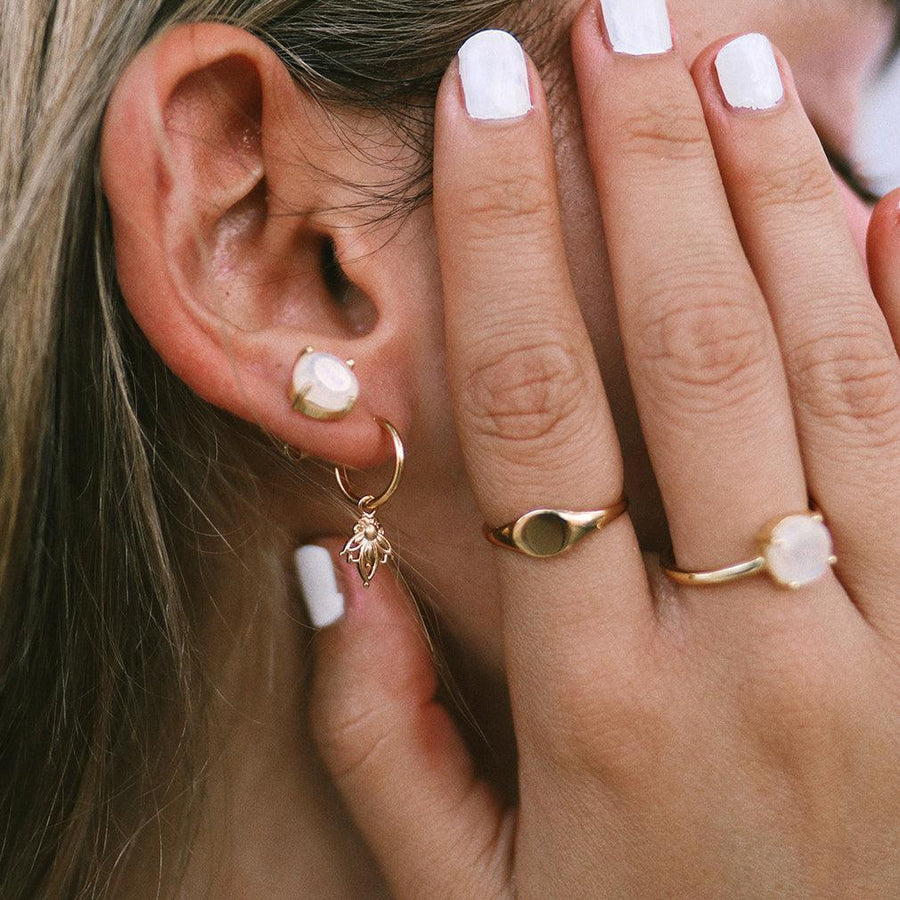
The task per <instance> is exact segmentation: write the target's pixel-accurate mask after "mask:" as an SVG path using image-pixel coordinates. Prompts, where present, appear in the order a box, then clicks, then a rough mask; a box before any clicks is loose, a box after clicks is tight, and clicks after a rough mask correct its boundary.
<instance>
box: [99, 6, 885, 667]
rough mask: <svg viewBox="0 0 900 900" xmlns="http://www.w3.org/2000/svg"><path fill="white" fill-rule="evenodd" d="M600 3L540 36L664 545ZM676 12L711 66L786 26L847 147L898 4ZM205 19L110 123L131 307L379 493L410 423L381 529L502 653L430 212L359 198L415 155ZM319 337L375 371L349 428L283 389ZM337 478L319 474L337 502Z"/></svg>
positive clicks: (652, 517) (587, 258)
mask: <svg viewBox="0 0 900 900" xmlns="http://www.w3.org/2000/svg"><path fill="white" fill-rule="evenodd" d="M578 6H580V4H573V3H560V10H559V14H558V15H557V16H555V17H552V19H551V17H548V21H552V23H553V24H552V27H553V28H554V29H555V31H554V32H553V33H550V32H549V31H546V30H545V31H544V32H541V33H538V34H536V35H535V38H534V40H533V43H532V44H531V45H529V41H528V40H526V41H525V44H526V48H527V49H529V51H531V52H532V55H533V56H534V58H535V59H536V61H537V62H538V63H539V65H540V67H541V71H542V74H543V75H544V78H545V83H546V84H547V85H548V87H549V99H550V103H551V107H552V109H553V113H554V130H555V140H556V150H557V164H558V171H559V192H560V198H561V205H562V211H563V227H564V233H565V241H566V248H567V251H568V256H569V261H570V267H571V272H572V278H573V282H574V285H575V289H576V293H577V296H578V298H579V302H580V305H581V309H582V312H583V315H584V318H585V321H586V323H587V326H588V330H589V333H590V336H591V339H592V341H593V344H594V347H595V350H596V356H597V360H598V365H599V366H600V369H601V372H602V375H603V378H604V382H605V385H606V388H607V391H608V394H609V396H610V401H611V405H612V408H613V413H614V415H615V418H616V422H617V425H618V428H619V434H620V437H621V441H622V447H623V452H624V456H625V460H626V477H627V483H628V493H629V495H630V497H631V501H632V507H631V508H632V516H633V519H634V521H635V525H636V527H637V531H638V534H639V537H640V539H641V542H642V545H643V546H644V547H645V548H647V549H650V550H652V549H658V548H661V547H662V546H664V544H665V541H666V524H665V516H664V512H663V509H662V506H661V503H660V500H659V496H658V492H657V490H656V486H655V481H654V478H653V473H652V470H651V468H650V464H649V460H648V457H647V453H646V450H645V448H644V445H643V441H642V438H641V433H640V427H639V422H638V419H637V415H636V412H635V409H634V403H633V399H632V396H631V391H630V387H629V384H628V378H627V373H626V369H625V364H624V360H623V356H622V350H621V346H620V341H619V337H618V330H617V324H616V312H615V300H614V297H613V292H612V286H611V282H610V276H609V266H608V261H607V258H606V254H605V249H604V242H603V230H602V222H601V221H600V217H599V214H598V212H597V208H596V202H595V199H594V189H593V182H592V176H591V173H590V170H589V167H588V162H587V157H586V152H585V148H584V141H583V139H582V136H581V123H580V117H579V113H578V106H577V101H576V98H575V91H574V83H573V76H572V73H571V67H570V64H569V61H568V43H567V30H568V23H569V22H570V21H571V19H572V17H573V16H574V14H575V12H576V10H577V8H578ZM670 8H671V13H672V19H673V23H674V26H675V29H676V31H677V32H678V35H679V40H680V43H681V46H682V48H683V50H684V51H685V52H686V54H687V55H688V56H689V57H691V58H693V56H695V55H696V54H697V53H699V52H700V51H701V50H702V49H703V47H705V46H706V45H707V44H708V43H710V42H711V41H713V40H714V39H716V38H718V37H720V36H723V35H726V34H730V33H734V32H742V31H749V30H757V31H763V32H765V33H766V34H768V35H769V36H770V37H771V38H772V40H773V41H774V43H776V44H777V45H778V46H779V47H780V49H781V50H782V51H784V52H785V54H786V55H787V56H788V58H789V60H790V61H791V63H792V65H793V68H794V73H795V77H796V79H797V83H798V87H799V89H800V91H801V96H802V97H803V100H804V103H805V104H806V106H807V110H808V112H809V113H810V116H811V118H812V120H813V123H814V124H815V125H816V127H817V128H819V130H820V133H821V134H822V135H823V137H824V138H825V140H827V141H828V142H829V143H830V144H831V145H832V146H834V147H835V149H837V150H838V151H846V149H847V147H848V146H849V142H850V141H851V140H852V133H851V132H850V131H849V129H848V123H852V122H853V120H854V113H855V107H856V103H857V100H858V95H859V90H860V87H861V85H862V83H863V80H864V78H865V77H866V75H867V74H868V73H869V72H870V71H871V69H872V67H873V65H875V64H876V62H877V61H878V59H879V58H880V54H881V52H882V50H883V48H884V47H885V45H886V43H887V41H888V39H889V35H890V32H891V24H892V19H891V16H890V14H889V11H888V10H887V9H886V8H885V7H884V6H883V5H882V4H881V3H880V2H876V0H872V2H868V0H819V2H815V3H812V2H811V3H803V4H799V3H798V4H784V3H781V2H778V0H760V2H752V3H747V2H738V0H715V2H712V0H671V3H670ZM508 27H510V28H511V29H512V30H515V22H514V21H513V22H510V23H509V26H508ZM185 28H188V26H185ZM190 28H191V29H192V30H190V31H179V30H178V29H176V30H174V31H172V32H170V33H169V34H168V35H164V36H163V37H162V39H160V40H158V41H156V42H154V44H153V45H152V46H151V47H148V48H145V50H144V51H142V54H141V55H140V57H139V58H138V59H137V60H135V63H133V64H132V67H131V68H130V69H129V71H128V73H126V75H125V77H124V78H123V80H122V83H120V86H119V88H118V89H117V91H116V94H115V95H114V98H113V100H112V102H111V104H110V109H109V112H108V114H107V118H106V123H105V127H104V140H103V152H102V173H103V179H104V186H105V189H106V193H107V196H108V198H109V201H110V209H111V212H112V216H113V222H114V231H115V239H116V253H117V266H118V272H119V278H120V282H121V286H122V289H123V293H124V295H125V298H126V301H127V302H128V304H129V308H130V309H131V311H132V314H133V315H134V317H135V319H136V320H137V322H138V324H139V325H140V326H141V327H142V328H143V329H144V331H145V333H146V334H147V336H148V339H149V340H150V342H151V343H152V344H153V346H154V347H155V349H156V350H157V352H159V353H160V355H161V356H162V357H163V358H164V360H165V361H166V363H167V364H168V365H169V367H170V368H171V369H172V370H173V371H174V372H175V374H177V375H178V376H179V377H180V378H182V379H183V380H184V381H186V382H187V383H188V384H189V386H190V387H192V388H193V389H194V390H195V391H196V392H197V393H198V394H200V395H201V396H202V397H204V398H205V399H207V400H209V401H210V402H212V403H215V404H217V405H219V406H221V407H223V408H225V409H227V410H228V411H230V412H232V413H234V414H236V415H239V416H241V417H243V418H245V419H247V420H249V421H253V422H257V423H259V424H261V425H263V426H264V427H265V428H267V429H268V430H269V431H271V432H272V433H273V434H275V435H276V436H277V437H278V438H280V439H281V440H284V441H286V442H288V443H290V444H292V445H293V446H295V447H298V448H300V449H301V450H304V451H306V452H308V453H310V454H311V455H313V456H316V457H318V458H321V459H324V460H328V461H330V462H335V463H341V464H345V465H348V466H357V467H363V468H372V469H373V471H372V472H371V473H370V475H365V476H364V475H359V476H358V478H359V487H360V488H361V489H362V490H368V489H369V488H370V487H371V488H372V489H373V490H377V488H378V485H379V484H380V482H381V481H382V480H383V479H384V477H385V474H384V473H386V472H389V466H390V451H389V447H388V446H387V445H386V442H385V441H384V439H383V435H382V433H381V431H380V429H379V428H378V427H377V426H376V425H375V424H374V423H373V422H372V415H374V414H378V415H383V416H385V417H387V418H389V419H390V420H391V421H392V422H394V424H395V425H396V426H397V427H398V428H399V429H400V431H401V433H402V434H403V436H404V440H405V442H406V446H407V453H408V463H407V467H406V471H405V475H404V480H403V483H402V485H401V488H400V490H399V491H398V493H397V494H396V496H395V498H394V499H392V501H391V502H390V504H389V505H387V506H386V507H385V508H384V509H383V510H382V511H380V514H379V519H380V520H381V521H382V522H383V524H384V526H385V529H386V531H387V532H388V534H390V535H391V536H392V543H394V545H395V548H396V549H397V551H398V555H399V556H400V559H401V563H402V564H403V566H404V569H405V574H406V576H407V577H408V579H409V580H410V582H411V584H412V585H413V586H414V587H415V588H417V589H418V592H419V593H420V594H421V595H422V596H424V597H427V598H429V599H430V601H431V602H432V603H433V604H434V605H435V607H436V608H437V609H438V611H439V613H440V614H441V616H442V617H443V618H444V619H445V620H446V621H447V622H448V624H449V626H450V628H451V629H452V630H453V631H454V632H455V633H456V634H457V635H458V637H459V638H460V639H461V640H462V641H463V642H464V643H465V644H466V645H468V646H469V647H470V648H471V649H472V650H473V651H474V652H475V653H476V654H477V655H478V656H480V657H481V658H483V659H484V660H486V661H488V662H489V663H491V664H495V665H497V666H499V664H500V660H501V654H502V649H501V647H500V644H499V634H500V628H499V602H498V600H499V598H498V596H497V588H496V578H495V570H494V558H495V557H494V554H495V553H496V551H495V550H494V549H493V548H492V547H491V546H490V545H489V544H488V543H487V542H486V541H485V540H484V538H483V537H482V531H481V527H482V517H481V515H480V513H479V511H478V509H477V506H476V505H475V503H474V500H473V497H472V493H471V489H470V485H469V480H468V476H467V473H466V471H465V468H464V466H463V463H462V459H461V455H460V453H459V450H458V447H457V439H456V432H455V427H454V422H453V417H452V413H451V405H450V398H449V396H448V392H447V386H446V375H445V366H444V353H443V318H442V299H441V281H440V270H439V266H438V262H437V248H436V244H435V238H434V233H433V227H432V223H431V216H430V210H429V209H428V207H427V206H424V207H420V208H418V209H416V210H415V211H414V212H412V213H411V214H410V215H408V216H406V217H405V218H403V219H402V220H400V221H396V220H394V221H388V222H386V223H380V224H372V222H371V218H372V212H373V211H374V210H376V209H377V206H376V207H371V206H368V207H362V208H360V207H359V206H358V203H359V200H360V199H361V195H360V194H359V192H358V191H356V190H354V188H353V187H352V186H353V185H365V184H369V185H377V184H379V183H384V182H385V181H390V180H391V179H390V177H389V176H390V174H391V172H392V171H393V172H395V171H396V169H397V168H398V166H402V165H407V164H408V163H409V162H410V161H409V160H408V159H405V158H404V156H403V154H404V153H408V152H409V151H408V150H404V149H403V148H402V147H401V146H400V145H398V144H397V142H396V141H394V140H393V139H392V138H391V136H390V134H389V133H388V132H386V131H384V130H383V129H381V128H380V126H379V125H378V124H377V123H376V124H373V123H372V122H371V121H366V122H363V123H360V121H359V120H358V119H357V120H353V119H351V118H350V117H349V116H348V117H346V118H343V119H342V118H339V119H337V120H335V119H334V117H333V116H330V115H326V114H325V112H324V111H323V110H321V109H320V108H319V107H318V106H317V105H316V104H315V103H313V102H311V100H310V99H309V98H308V97H307V96H306V95H305V94H304V93H303V92H302V91H300V90H299V88H298V87H297V86H296V84H295V83H294V82H293V81H292V80H291V79H290V78H289V77H288V76H287V73H286V72H285V71H284V70H283V67H282V66H281V64H280V62H279V60H278V59H277V57H275V56H274V54H273V53H271V51H269V50H268V48H265V47H264V46H263V45H262V44H261V43H260V42H258V41H257V40H256V39H255V38H251V37H250V36H249V35H247V34H246V33H245V32H241V31H239V30H238V29H232V28H228V27H226V26H219V25H210V26H192V27H190ZM336 124H337V127H335V126H336ZM361 131H362V132H363V133H362V134H361ZM360 142H362V144H363V147H364V152H360V149H359V144H360ZM167 144H168V146H169V149H168V150H164V146H165V145H167ZM354 145H355V146H356V149H355V150H354V149H353V147H354ZM776 151H777V148H776ZM164 169H168V176H167V177H163V176H161V175H160V172H161V171H163V170H164ZM386 174H387V175H388V177H387V178H386V177H385V175H386ZM848 208H849V209H850V210H851V218H853V219H854V221H856V227H857V228H864V227H865V217H866V210H865V209H864V208H863V207H862V205H861V204H858V203H855V202H854V201H853V200H852V199H849V200H848ZM198 241H199V244H198ZM327 242H331V245H332V246H333V247H334V250H335V255H336V257H337V259H338V260H339V262H340V264H341V267H342V270H343V273H344V275H345V277H346V280H347V289H346V290H345V291H343V292H342V294H341V296H340V297H335V296H334V293H333V291H331V290H329V286H328V284H327V281H326V280H325V279H323V276H322V250H323V246H325V245H326V244H327ZM198 246H203V247H206V248H209V251H208V252H198V251H197V248H198ZM306 345H313V346H315V347H316V349H321V350H326V351H328V352H332V353H335V354H337V355H338V356H340V357H342V358H353V359H355V360H356V372H357V375H358V377H359V379H360V383H361V395H360V402H359V403H358V405H357V409H355V410H354V413H353V414H352V415H351V416H349V417H348V418H347V419H346V420H344V421H342V422H340V423H318V422H313V421H309V420H303V419H302V417H300V416H298V414H297V413H295V412H293V411H292V410H291V409H290V406H289V404H288V403H287V402H286V400H285V387H286V385H287V384H288V381H289V378H290V369H291V366H292V364H293V362H294V359H295V358H296V356H297V354H298V353H299V352H300V350H301V349H302V348H303V347H305V346H306ZM236 375H237V377H236ZM329 472H330V470H328V469H327V467H326V469H325V470H324V471H322V472H320V471H319V470H314V471H313V470H311V475H312V477H313V479H314V480H316V481H319V482H320V483H321V486H323V487H324V488H326V489H327V490H328V491H329V492H331V493H333V494H336V493H337V492H336V487H335V485H334V483H333V480H331V479H330V477H329ZM608 499H609V498H604V497H598V498H597V503H598V505H603V504H604V503H605V502H606V501H607V500H608ZM525 511H526V510H524V509H523V510H522V512H525ZM273 514H274V515H275V516H277V518H278V519H279V520H280V522H281V523H282V524H283V525H284V527H286V528H288V529H289V530H290V532H291V533H293V534H296V538H297V543H298V544H300V543H303V542H305V541H306V540H308V539H309V538H311V537H314V536H317V535H322V534H342V532H343V530H344V529H345V522H346V517H345V516H344V515H341V514H340V513H339V512H338V504H337V501H335V503H334V504H333V506H329V505H324V504H322V503H315V504H310V505H306V504H304V503H303V502H302V501H301V502H298V500H297V498H296V496H295V495H294V493H293V488H292V492H291V493H290V494H287V493H286V494H285V495H284V496H282V497H279V498H278V502H277V505H276V506H274V507H273ZM492 524H501V523H492Z"/></svg>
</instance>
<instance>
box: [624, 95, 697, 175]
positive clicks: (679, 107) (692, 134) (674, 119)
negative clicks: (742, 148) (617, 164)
mask: <svg viewBox="0 0 900 900" xmlns="http://www.w3.org/2000/svg"><path fill="white" fill-rule="evenodd" d="M668 99H671V98H668ZM616 133H617V142H618V144H619V148H620V150H621V151H622V152H624V153H625V154H627V155H628V156H630V157H632V158H638V159H640V158H649V159H652V160H654V161H657V160H659V159H660V158H664V159H670V160H671V159H688V160H691V159H698V158H702V157H705V156H707V155H708V154H709V151H710V141H709V131H708V130H707V127H706V120H705V119H704V117H703V113H702V111H701V110H700V109H699V107H697V106H696V105H692V104H687V103H680V104H679V103H677V102H676V103H673V102H666V98H659V100H658V101H657V102H649V101H648V103H647V105H645V106H644V107H643V108H642V109H640V110H639V111H637V112H634V113H632V114H631V115H628V116H625V117H624V118H623V120H622V123H621V126H620V127H619V128H617V132H616Z"/></svg>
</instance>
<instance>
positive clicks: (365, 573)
mask: <svg viewBox="0 0 900 900" xmlns="http://www.w3.org/2000/svg"><path fill="white" fill-rule="evenodd" d="M353 367H354V362H353V360H352V359H348V360H342V359H341V358H340V357H338V356H334V355H333V354H331V353H322V352H321V351H317V350H316V349H315V348H313V347H305V348H304V349H303V350H302V352H301V353H300V355H299V356H298V357H297V361H296V362H295V363H294V368H293V371H292V373H291V384H290V387H289V388H288V392H287V393H288V400H289V401H290V404H291V408H292V409H295V410H296V411H297V412H299V413H302V414H303V415H304V416H307V417H308V418H310V419H319V420H323V421H327V420H335V419H342V418H344V417H345V416H347V415H349V414H350V412H351V411H352V409H353V407H354V405H355V404H356V400H357V398H358V396H359V381H358V380H357V378H356V375H355V374H354V372H353ZM375 421H376V422H377V423H378V424H379V425H380V426H381V427H382V428H383V429H384V430H385V431H387V432H388V434H389V435H390V436H391V439H392V440H393V442H394V455H395V461H394V475H393V477H392V478H391V483H390V484H389V485H388V486H387V488H386V490H385V491H383V492H382V493H381V494H380V495H379V496H377V497H376V496H374V495H372V494H366V496H365V497H357V496H355V495H354V493H353V491H352V490H351V488H350V482H349V480H348V478H347V470H346V468H344V467H343V466H335V469H334V474H335V476H336V477H337V483H338V486H339V487H340V489H341V491H342V492H343V494H344V496H345V497H346V498H347V499H348V500H349V501H350V502H351V503H352V504H353V505H354V506H355V507H356V508H357V509H358V510H359V521H358V522H357V523H356V525H355V526H354V527H353V535H352V536H351V537H350V540H348V541H347V543H346V544H345V545H344V549H343V550H341V556H343V557H346V559H347V561H348V562H351V563H354V564H355V565H356V568H357V571H358V572H359V574H360V577H361V578H362V581H363V586H364V587H368V586H369V584H370V582H371V581H372V578H373V577H374V575H375V572H376V571H377V570H378V567H379V566H381V565H383V564H384V563H386V562H387V561H388V560H390V559H392V558H393V557H394V548H393V547H391V544H390V541H388V539H387V538H386V537H385V535H384V528H383V527H382V525H381V523H380V522H379V521H378V519H377V518H376V517H375V511H376V510H377V509H378V508H379V507H380V506H383V505H384V504H385V503H387V501H388V500H390V498H391V497H392V496H393V494H394V491H396V490H397V486H398V485H399V484H400V476H401V475H402V474H403V464H404V462H405V460H406V452H405V450H404V448H403V441H401V440H400V435H399V434H398V433H397V429H396V428H394V426H393V425H391V423H390V422H388V420H387V419H384V418H382V417H381V416H375ZM283 452H284V453H285V455H287V456H288V458H289V459H290V458H292V456H291V450H290V447H289V445H287V444H285V445H284V450H283ZM305 457H306V454H301V455H300V457H299V459H304V458H305ZM298 461H299V460H298Z"/></svg>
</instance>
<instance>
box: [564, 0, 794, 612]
mask: <svg viewBox="0 0 900 900" xmlns="http://www.w3.org/2000/svg"><path fill="white" fill-rule="evenodd" d="M603 7H604V9H605V11H606V13H607V17H606V19H605V21H604V19H603V16H602V14H601V15H599V16H598V13H600V12H601V10H600V4H598V3H597V2H591V3H589V4H588V5H587V6H586V7H585V8H584V9H583V10H582V13H581V15H580V17H579V19H578V20H577V21H576V23H575V26H574V28H573V34H572V40H573V58H574V61H575V70H576V76H577V79H578V87H579V94H580V98H581V107H582V112H583V115H584V119H585V136H586V140H587V145H588V152H589V155H590V158H591V162H592V167H593V171H594V176H595V181H596V186H597V191H598V197H599V202H600V209H601V214H602V216H603V223H604V230H605V236H606V242H607V246H608V249H609V255H610V261H611V266H612V275H613V285H614V288H615V292H616V301H617V304H618V308H619V316H620V322H621V329H622V337H623V342H624V346H625V353H626V359H627V361H628V366H629V372H630V375H631V379H632V383H633V385H634V390H635V397H636V400H637V404H638V411H639V413H640V416H641V423H642V426H643V429H644V433H645V437H646V440H647V444H648V448H649V450H650V454H651V459H652V462H653V467H654V470H655V472H656V475H657V478H658V480H659V484H660V489H661V491H662V495H663V500H664V503H665V506H666V511H667V513H668V517H669V523H670V530H671V535H672V542H673V547H674V551H675V556H676V560H677V562H678V564H679V566H680V567H682V568H686V569H692V570H694V569H712V568H719V567H721V566H724V565H728V564H730V563H734V562H737V561H739V560H742V559H745V558H747V557H748V556H751V557H752V556H754V555H755V552H754V549H755V548H754V546H753V536H754V534H755V532H756V531H757V529H758V528H760V527H761V526H762V525H763V524H764V523H765V522H767V521H768V520H770V519H772V518H775V517H778V516H781V515H785V514H786V513H789V512H794V511H797V510H802V509H806V508H807V504H808V497H807V491H806V485H805V481H804V474H803V468H802V463H801V459H800V453H799V448H798V444H797V438H796V432H795V428H794V422H793V416H792V411H791V405H790V398H789V395H788V389H787V383H786V378H785V373H784V367H783V365H782V362H781V357H780V352H779V348H778V343H777V339H776V336H775V332H774V329H773V327H772V322H771V319H770V317H769V315H768V311H767V309H766V305H765V300H764V298H763V296H762V292H761V291H760V288H759V285H758V283H757V281H756V278H755V276H754V274H753V271H752V269H751V267H750V264H749V263H748V261H747V258H746V256H745V254H744V251H743V248H742V246H741V243H740V240H739V237H738V234H737V230H736V228H735V225H734V221H733V218H732V215H731V211H730V208H729V204H728V199H727V197H726V194H725V190H724V187H723V184H722V180H721V176H720V173H719V169H718V165H717V162H716V156H715V152H714V150H713V146H712V142H711V139H710V136H709V132H708V130H707V127H706V123H705V119H704V113H703V108H702V105H701V103H700V99H699V97H698V95H697V90H696V87H695V86H694V83H693V81H692V79H691V76H690V73H689V71H688V69H687V67H686V66H685V64H684V62H683V61H682V59H681V57H680V56H679V55H678V54H677V53H675V52H673V51H672V50H671V37H670V34H671V32H670V28H669V24H668V18H667V16H666V12H665V4H664V3H663V2H661V0H660V2H657V0H641V2H633V0H605V2H604V3H603ZM604 26H605V31H606V34H604V33H603V32H604ZM748 551H749V552H748ZM717 596H722V594H721V593H719V594H717ZM686 598H687V599H690V592H688V594H687V595H686ZM708 601H709V597H706V596H705V597H704V607H706V606H707V605H708Z"/></svg>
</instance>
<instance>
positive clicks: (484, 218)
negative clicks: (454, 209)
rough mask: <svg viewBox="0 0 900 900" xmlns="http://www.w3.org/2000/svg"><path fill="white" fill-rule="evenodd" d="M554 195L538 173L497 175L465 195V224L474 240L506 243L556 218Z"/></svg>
mask: <svg viewBox="0 0 900 900" xmlns="http://www.w3.org/2000/svg"><path fill="white" fill-rule="evenodd" d="M553 204H554V195H553V194H551V192H550V190H549V189H548V185H547V183H546V180H545V179H543V178H541V177H539V176H538V175H537V174H535V173H529V172H524V173H519V172H515V173H513V172H508V173H505V172H498V173H496V174H494V175H493V176H492V177H491V178H490V179H486V180H484V181H483V182H482V183H481V184H479V185H478V188H477V190H472V191H469V192H467V193H466V195H465V197H464V198H463V199H462V203H461V210H460V212H461V216H462V221H464V222H465V223H466V228H467V230H468V232H469V234H470V235H471V236H472V238H473V239H475V240H478V241H481V240H485V239H487V238H496V237H497V235H503V236H504V238H505V239H509V238H510V237H515V236H516V235H521V234H527V233H529V232H531V231H534V230H535V229H536V228H538V227H539V226H540V225H541V224H542V223H545V222H547V221H548V220H549V219H550V218H551V217H552V214H553Z"/></svg>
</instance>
